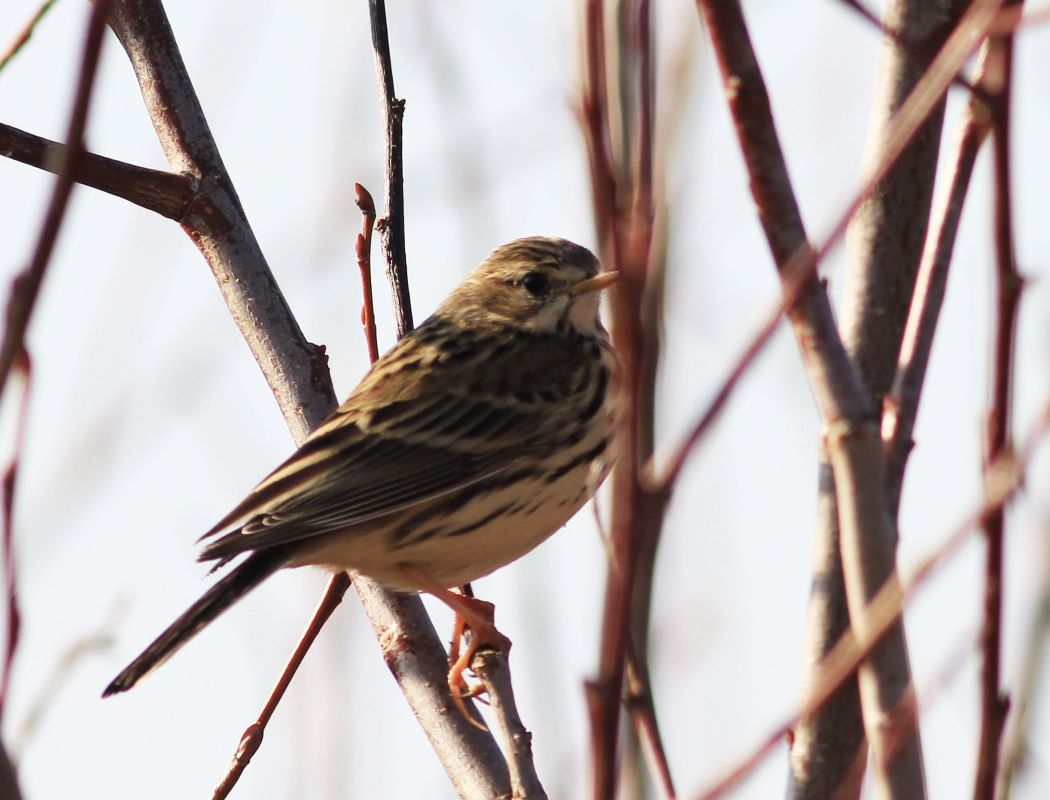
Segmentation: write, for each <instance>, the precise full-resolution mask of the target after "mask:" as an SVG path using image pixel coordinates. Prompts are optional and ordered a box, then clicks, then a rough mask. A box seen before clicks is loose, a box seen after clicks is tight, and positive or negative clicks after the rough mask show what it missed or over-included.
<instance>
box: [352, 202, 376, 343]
mask: <svg viewBox="0 0 1050 800" xmlns="http://www.w3.org/2000/svg"><path fill="white" fill-rule="evenodd" d="M354 196H355V198H356V200H357V207H358V208H359V209H361V232H360V233H359V234H357V240H356V241H355V243H354V252H355V254H356V255H357V268H358V269H359V270H360V272H361V296H362V298H363V302H362V304H361V324H362V326H364V329H365V343H366V344H367V345H368V361H369V362H370V363H372V364H374V363H376V360H377V359H378V358H379V343H378V341H376V311H375V306H374V305H373V302H374V301H373V299H372V228H373V226H374V225H375V221H376V204H375V202H374V201H373V200H372V195H371V194H369V193H368V190H367V189H366V188H365V187H364V186H362V185H361V184H360V183H355V184H354Z"/></svg>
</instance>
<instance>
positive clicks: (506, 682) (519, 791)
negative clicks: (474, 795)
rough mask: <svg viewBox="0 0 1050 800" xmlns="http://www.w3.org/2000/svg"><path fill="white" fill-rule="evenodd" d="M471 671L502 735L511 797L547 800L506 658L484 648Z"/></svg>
mask: <svg viewBox="0 0 1050 800" xmlns="http://www.w3.org/2000/svg"><path fill="white" fill-rule="evenodd" d="M470 668H471V669H472V670H473V672H474V674H475V675H477V676H478V678H479V679H480V680H481V682H482V684H483V685H484V686H485V690H486V691H487V692H488V696H489V705H490V706H491V707H492V714H493V716H494V717H495V718H496V723H497V725H498V727H499V729H500V732H501V733H502V734H503V752H504V754H505V755H506V757H507V767H508V768H509V770H510V788H511V794H512V797H513V798H514V800H547V793H546V791H544V789H543V784H542V783H540V778H539V775H538V774H537V773H536V765H535V764H534V763H533V759H532V734H531V733H529V731H528V730H526V728H525V726H524V725H523V724H522V722H521V717H519V716H518V708H517V705H516V704H515V702H514V686H513V685H512V684H511V680H510V664H508V663H507V658H506V655H505V654H503V653H500V652H498V651H496V650H493V649H491V648H482V649H481V650H478V652H477V653H476V654H475V655H474V661H473V663H472V664H471V665H470Z"/></svg>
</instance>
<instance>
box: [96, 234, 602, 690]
mask: <svg viewBox="0 0 1050 800" xmlns="http://www.w3.org/2000/svg"><path fill="white" fill-rule="evenodd" d="M616 278H617V274H616V273H615V272H611V271H601V268H600V264H599V261H598V259H597V258H596V257H595V256H594V254H593V253H592V252H591V251H590V250H588V249H587V248H585V247H583V246H581V245H578V244H575V243H573V242H570V241H568V240H565V239H557V238H548V237H529V238H524V239H518V240H515V241H512V242H510V243H509V244H505V245H503V246H501V247H499V248H497V249H496V250H494V251H493V252H492V253H491V254H490V255H489V256H488V257H487V258H486V259H485V260H484V261H483V262H482V263H481V264H480V265H479V266H477V267H476V268H475V269H474V270H473V271H472V272H470V273H469V274H468V276H467V277H466V278H465V279H464V280H463V282H462V283H461V284H460V285H459V286H458V287H457V288H456V289H455V290H454V291H453V292H452V293H451V294H450V295H449V296H448V298H447V299H446V300H445V301H444V302H443V303H442V304H441V305H440V306H439V307H438V309H437V310H436V311H435V312H434V314H433V315H432V316H431V317H429V318H428V319H427V320H426V321H425V322H424V323H423V324H422V325H420V326H419V327H418V328H416V329H415V330H413V331H411V332H410V333H408V334H407V335H406V336H404V337H403V338H402V339H401V340H400V341H399V342H398V343H397V344H396V345H395V346H394V347H393V349H391V350H390V351H389V352H388V353H386V354H385V355H384V356H383V357H381V358H380V359H379V360H377V361H376V363H375V364H374V365H373V366H372V368H371V369H370V370H369V372H368V373H367V374H366V375H365V377H364V378H363V379H362V380H361V382H360V384H358V386H357V388H355V389H354V390H353V391H352V392H351V394H350V395H349V397H348V398H347V399H346V401H345V402H344V403H343V404H342V405H341V406H339V408H338V409H336V410H335V411H334V412H333V413H332V415H331V416H330V417H328V418H327V420H326V421H324V422H323V423H322V424H321V425H319V426H318V427H317V428H316V429H315V430H314V431H313V432H312V433H311V434H310V435H309V437H308V438H307V439H306V440H305V441H304V442H303V443H302V445H301V446H300V447H299V448H298V449H297V450H296V451H295V452H294V453H293V454H292V455H291V456H290V457H289V458H288V459H287V460H286V461H284V463H282V464H281V465H280V466H278V467H277V468H276V469H275V470H273V472H271V473H270V474H269V475H268V476H267V477H266V478H264V479H263V480H262V481H261V482H260V483H259V484H258V485H257V486H256V487H255V488H254V489H253V490H252V491H251V492H250V493H249V494H248V496H247V497H245V498H244V500H242V501H241V502H240V503H238V504H237V505H236V506H235V507H234V508H233V509H232V510H231V511H230V512H229V513H228V514H226V516H224V517H223V518H222V519H221V520H219V522H218V523H216V524H215V525H214V526H213V527H212V528H211V529H210V530H209V531H208V532H207V533H205V534H204V535H203V536H202V537H201V538H200V540H198V542H199V543H200V542H204V544H203V546H202V548H201V551H200V554H199V557H198V559H199V560H200V561H202V562H209V563H211V564H212V565H213V571H215V570H219V569H222V568H225V567H228V566H229V565H230V564H231V563H232V562H234V561H236V562H237V563H236V564H234V565H233V566H232V567H231V568H230V569H229V571H228V572H226V574H225V575H224V576H223V577H221V578H220V579H219V580H218V581H217V582H216V583H215V584H213V585H212V586H211V587H210V588H209V589H208V590H207V591H205V593H204V594H203V595H202V596H201V597H200V599H198V600H197V601H196V602H195V603H193V604H192V605H191V606H190V607H189V608H188V609H187V610H186V611H185V612H184V613H183V614H182V615H181V616H179V617H178V618H177V619H176V620H175V621H174V622H173V623H172V624H171V625H170V626H169V627H168V628H167V629H166V630H164V631H163V632H162V633H161V634H160V635H159V636H158V637H157V638H156V639H155V640H154V641H153V642H152V643H151V644H150V645H149V646H148V647H147V648H146V649H145V650H144V651H143V652H142V653H141V654H140V655H139V656H138V657H136V658H135V659H134V660H133V661H132V662H131V663H130V664H129V665H128V666H127V667H126V668H125V669H124V670H123V671H122V672H121V673H120V674H119V675H117V677H116V678H114V679H113V681H112V682H111V683H110V684H109V685H108V686H107V687H106V688H105V690H104V692H103V696H104V697H105V696H109V695H113V694H116V693H119V692H123V691H126V690H128V689H130V688H131V687H132V686H134V685H135V684H136V683H137V682H138V681H139V680H140V679H141V678H143V677H144V676H145V675H147V674H148V673H150V672H152V671H153V670H154V669H156V668H157V667H159V666H160V665H161V664H162V663H164V662H165V661H166V660H167V659H168V658H169V657H170V656H171V655H173V654H174V653H175V651H177V650H178V649H179V648H180V647H181V646H182V645H183V644H185V643H186V642H187V641H188V640H189V639H191V638H192V637H193V636H194V635H196V634H197V633H198V632H199V631H200V630H201V629H202V628H204V627H205V626H206V625H208V624H209V623H211V622H212V621H213V620H214V619H215V618H216V617H218V616H219V615H220V614H221V613H223V612H224V611H226V610H227V609H228V608H229V607H230V606H232V605H233V604H234V603H235V602H236V601H237V600H239V599H240V598H241V597H243V596H244V595H245V594H247V593H248V592H249V591H251V590H252V589H254V588H255V587H257V586H258V585H259V584H261V583H262V582H263V581H264V580H265V579H266V578H268V577H269V576H270V575H272V574H273V573H274V572H276V571H277V570H279V569H281V568H285V567H302V566H316V567H323V568H326V569H329V570H332V571H335V572H337V571H343V570H348V571H351V574H353V573H354V572H357V573H361V574H363V575H366V576H368V577H370V578H372V579H374V580H376V581H378V582H379V583H381V584H383V585H384V586H386V587H388V588H390V589H393V590H396V591H401V592H412V593H417V592H427V593H429V594H432V595H434V596H436V597H438V598H439V599H441V600H443V601H444V602H445V603H447V604H448V605H449V606H450V607H451V608H452V609H453V610H454V611H455V612H456V619H457V634H456V636H455V637H454V642H453V651H452V658H453V659H454V663H453V664H452V668H451V669H450V672H449V684H450V686H452V688H453V690H454V693H455V690H456V688H457V686H465V683H464V682H463V680H462V672H463V670H464V669H465V668H466V667H467V665H468V664H469V663H470V658H471V657H472V656H473V653H474V651H475V650H476V649H477V647H478V646H481V645H483V644H488V645H493V646H496V647H509V645H510V642H509V640H508V639H507V638H506V637H505V636H503V635H502V634H501V633H500V632H499V631H498V630H497V629H496V628H495V623H494V617H493V606H492V605H491V604H490V603H486V602H485V601H482V600H479V599H475V598H473V597H468V596H465V595H464V594H461V593H457V592H455V591H453V588H454V587H459V586H461V585H463V584H466V583H468V582H470V581H474V580H476V579H477V578H480V577H482V576H485V575H488V574H489V573H491V572H493V571H494V570H496V569H498V568H500V567H502V566H504V565H506V564H509V563H510V562H512V561H515V560H516V559H518V558H520V557H521V556H523V555H525V554H526V553H527V552H529V551H530V550H532V549H533V548H535V547H536V546H537V545H539V544H540V543H541V542H543V541H544V540H546V539H547V538H548V537H549V536H551V535H552V534H553V533H554V532H555V531H557V530H558V529H560V528H561V527H563V526H564V525H565V523H566V522H568V520H569V519H570V518H571V517H572V516H573V515H574V514H575V513H576V512H577V511H578V510H579V509H580V508H581V507H582V506H583V505H584V504H585V503H586V502H587V500H588V499H589V498H590V497H591V496H592V495H593V494H594V492H595V491H596V489H597V488H598V486H599V485H600V484H601V482H602V481H603V480H604V479H605V477H606V476H607V475H608V473H609V471H610V469H611V465H612V463H613V460H614V457H615V441H614V439H615V437H614V431H615V427H616V426H615V416H616V414H615V405H616V404H615V394H616V392H615V386H614V381H615V378H616V356H615V354H614V352H613V350H612V347H611V345H610V343H609V338H608V335H607V334H606V331H605V328H604V327H603V325H602V323H601V319H600V316H599V299H600V296H601V290H603V289H605V288H607V287H609V286H610V285H612V284H613V283H614V282H615V281H616ZM464 624H466V625H469V627H470V629H471V631H472V633H473V636H472V639H471V642H470V643H469V644H468V648H467V650H466V651H465V652H464V653H462V654H459V653H458V637H459V635H460V634H461V633H462V630H463V628H462V626H463V625H464ZM456 699H457V704H459V703H461V701H460V700H459V695H457V696H456ZM461 708H462V706H461Z"/></svg>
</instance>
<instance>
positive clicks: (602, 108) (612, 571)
mask: <svg viewBox="0 0 1050 800" xmlns="http://www.w3.org/2000/svg"><path fill="white" fill-rule="evenodd" d="M651 14H652V11H651V7H650V4H649V3H648V2H646V1H645V0H634V2H629V3H624V4H623V5H622V6H621V13H620V14H619V17H618V21H617V24H618V27H617V34H616V36H617V38H616V41H617V44H618V47H619V54H620V57H621V62H620V72H621V76H624V77H621V81H624V82H625V83H624V85H623V86H622V87H621V88H622V91H620V92H619V93H618V94H617V95H616V101H617V102H618V104H619V105H618V106H617V108H616V110H615V116H616V118H617V119H618V120H619V128H618V136H617V137H616V141H617V142H618V145H619V146H618V148H617V149H616V150H615V151H614V148H613V147H612V142H613V140H614V137H613V134H612V131H611V129H610V118H611V116H613V115H612V114H611V113H610V109H609V103H610V102H612V99H611V98H610V96H609V94H608V86H609V83H610V81H609V77H608V74H607V72H608V70H609V68H610V66H609V64H608V63H607V62H606V54H605V15H604V8H603V3H602V2H600V0H588V2H586V5H585V23H584V25H585V28H584V47H585V53H584V75H583V94H582V97H581V100H580V109H579V116H580V122H581V126H582V128H583V133H584V138H585V142H586V144H587V152H588V155H589V159H590V167H591V187H592V200H593V204H594V216H595V226H596V228H597V231H598V237H599V251H600V254H601V257H602V261H603V262H604V264H605V265H606V268H607V269H614V270H617V271H618V272H619V274H620V279H619V281H618V285H617V287H616V288H615V289H614V290H612V291H611V293H610V305H611V311H612V314H611V316H612V339H613V345H614V347H615V348H616V351H617V355H618V357H619V364H620V370H619V374H618V376H617V384H618V385H617V387H616V391H617V392H618V393H619V396H620V398H621V400H622V401H623V405H622V406H621V408H622V416H621V418H620V419H619V420H618V423H617V431H616V435H617V441H616V447H617V450H618V454H617V461H616V465H615V466H614V468H613V472H612V476H611V479H610V481H611V484H612V513H611V515H610V536H609V540H608V544H609V553H610V557H609V564H608V566H607V575H606V585H605V599H604V610H603V615H602V632H601V643H600V649H599V664H598V674H597V676H596V677H595V679H594V680H592V681H589V682H588V684H587V704H588V711H589V715H590V726H591V756H592V766H591V770H592V775H593V792H594V795H593V796H594V797H595V798H596V800H611V798H612V797H613V796H614V795H615V793H616V784H617V773H616V770H617V760H618V750H619V735H620V722H621V717H622V714H621V704H622V700H623V696H624V676H625V665H626V661H627V657H628V651H629V649H630V648H629V645H630V644H631V643H632V642H633V643H634V645H636V653H637V654H638V655H639V656H640V657H644V652H645V649H646V644H647V639H648V617H649V603H650V595H651V586H652V569H653V564H654V562H655V555H656V548H657V545H658V542H659V537H660V531H661V527H662V524H663V515H664V510H665V508H666V504H665V502H664V498H663V497H662V496H661V495H660V494H659V493H658V492H655V491H653V490H652V488H651V487H650V486H649V485H648V483H647V482H645V481H644V480H643V474H642V469H641V465H642V464H644V463H646V462H647V461H648V460H649V459H650V458H651V456H652V449H653V428H654V424H653V423H654V420H653V408H654V391H655V376H656V363H657V359H658V356H659V336H658V331H659V324H660V322H659V310H660V301H659V296H660V291H661V289H662V280H661V276H662V271H663V270H662V266H661V264H660V260H661V258H662V248H661V247H660V246H658V244H657V243H656V236H655V218H656V216H657V205H658V204H660V203H662V200H661V199H658V198H656V197H655V193H654V190H653V161H654V159H653V141H654V132H653V74H654V73H653V64H652V59H653V44H652V30H651ZM652 719H653V720H655V715H653V717H652ZM652 741H659V737H658V736H657V737H656V738H655V739H653V740H652ZM657 779H659V776H657Z"/></svg>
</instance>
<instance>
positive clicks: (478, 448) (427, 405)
mask: <svg viewBox="0 0 1050 800" xmlns="http://www.w3.org/2000/svg"><path fill="white" fill-rule="evenodd" d="M428 330H429V327H428V326H427V325H424V326H423V327H422V328H420V329H418V330H417V334H421V337H420V339H417V341H415V342H414V343H409V344H406V340H402V344H400V345H399V346H398V347H396V348H395V349H394V350H393V351H391V352H390V353H389V354H388V355H387V356H385V357H384V358H383V359H381V360H380V361H379V362H378V363H377V364H376V366H375V368H373V370H372V371H371V372H370V373H369V375H368V376H367V377H366V378H365V380H364V381H362V383H361V385H360V386H359V387H358V389H357V390H355V392H354V393H353V394H352V395H351V396H350V398H349V399H348V400H347V401H346V403H344V404H343V405H342V406H341V407H340V408H339V409H338V410H337V411H336V412H335V413H334V414H333V415H332V416H331V417H330V418H329V419H328V420H326V421H325V422H324V423H323V424H322V425H321V426H320V427H318V428H317V430H315V431H314V432H313V433H312V434H311V435H310V437H309V438H308V439H307V440H306V441H305V442H304V443H303V445H302V446H301V447H300V448H299V449H298V450H297V451H296V452H295V453H294V454H293V455H292V456H291V458H289V459H288V460H287V461H286V462H285V463H284V464H282V465H281V466H279V467H278V468H277V469H276V470H274V472H273V473H271V474H270V475H269V477H267V478H266V479H265V480H263V481H262V483H260V484H259V485H258V486H257V487H256V488H255V489H254V490H253V491H252V493H251V494H250V495H248V497H246V498H245V499H244V501H242V502H241V503H240V504H239V505H238V506H237V507H236V508H234V509H233V511H231V512H230V513H229V514H228V515H227V516H226V517H224V518H223V519H222V520H220V521H219V523H218V524H217V525H216V526H215V527H214V528H212V529H211V530H210V531H208V533H206V534H205V535H204V536H203V537H202V539H205V538H209V537H212V536H215V535H216V534H219V533H222V532H223V531H229V532H227V533H225V535H223V536H221V537H219V538H218V539H215V540H214V541H212V542H210V543H209V544H208V545H206V546H205V547H204V548H203V550H202V552H201V555H200V558H201V560H205V561H207V560H216V559H218V560H226V559H229V558H231V557H233V556H236V555H238V554H240V553H243V552H246V551H250V550H258V549H264V548H269V547H274V546H277V545H282V544H286V543H288V542H294V541H301V540H304V539H310V538H314V537H317V536H322V535H324V534H328V533H335V532H344V531H348V530H352V529H353V528H354V527H355V526H358V525H363V524H365V523H369V522H371V521H373V520H376V519H378V518H381V517H383V516H386V515H389V514H395V513H398V512H401V511H404V510H406V509H409V508H411V507H413V506H417V505H419V504H422V503H426V502H428V501H430V500H434V499H437V498H439V497H442V496H445V495H450V494H452V493H454V492H456V491H457V490H460V489H465V488H467V487H469V486H472V485H474V484H476V483H478V482H481V481H485V480H487V479H490V478H493V477H494V476H500V475H501V473H504V474H505V475H513V474H516V473H517V472H518V470H519V469H521V466H520V465H521V464H522V462H527V461H529V459H530V457H535V456H537V455H542V454H544V453H549V452H550V451H551V450H552V449H557V448H558V447H559V446H561V445H563V444H565V441H563V440H568V441H571V439H567V437H571V436H572V435H573V433H572V428H571V427H570V429H569V430H566V429H565V427H566V426H565V425H562V424H559V423H560V422H561V421H562V419H563V415H562V414H557V413H554V412H555V411H557V410H561V411H566V410H569V409H571V408H577V407H579V408H580V409H581V412H583V413H591V414H593V413H594V411H595V410H596V404H597V403H600V400H601V396H602V395H603V394H604V382H603V381H604V377H603V381H601V382H599V381H588V380H585V379H586V378H587V377H588V369H593V368H595V365H594V364H590V363H589V362H587V360H586V359H584V360H583V361H579V359H580V353H579V350H578V349H575V348H572V347H569V346H567V345H565V344H564V343H563V342H560V340H558V339H556V338H552V340H551V342H550V343H547V342H544V345H543V346H539V347H538V346H536V343H534V342H533V343H522V342H520V341H515V340H509V342H508V343H505V344H502V345H500V346H497V347H491V346H488V347H481V346H478V344H477V342H476V340H471V339H470V338H468V337H466V336H461V337H460V338H459V339H458V340H456V342H455V343H456V347H454V348H450V347H447V342H448V338H447V337H446V338H445V339H444V340H443V342H442V345H441V346H440V347H439V346H436V345H435V346H433V347H431V346H430V344H429V343H428V342H427V341H426V339H425V338H423V337H425V336H426V334H427V331H428ZM427 360H429V361H430V362H431V363H432V362H434V361H439V362H441V369H436V370H435V369H429V368H426V366H425V365H424V364H422V362H423V361H427ZM578 361H579V364H578V363H577V362H578ZM577 367H579V368H580V369H579V370H577V369H576V368H577ZM500 479H505V477H504V478H500ZM234 526H237V527H234Z"/></svg>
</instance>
